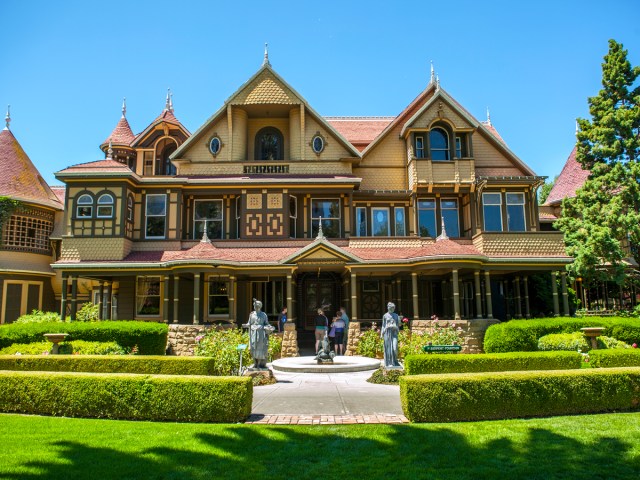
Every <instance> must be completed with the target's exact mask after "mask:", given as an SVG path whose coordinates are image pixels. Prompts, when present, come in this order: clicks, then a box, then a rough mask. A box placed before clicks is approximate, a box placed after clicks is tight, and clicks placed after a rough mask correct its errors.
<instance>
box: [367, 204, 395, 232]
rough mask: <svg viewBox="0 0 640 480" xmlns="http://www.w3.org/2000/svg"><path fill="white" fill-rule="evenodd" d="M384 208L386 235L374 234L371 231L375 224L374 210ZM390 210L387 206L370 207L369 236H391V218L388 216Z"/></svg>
mask: <svg viewBox="0 0 640 480" xmlns="http://www.w3.org/2000/svg"><path fill="white" fill-rule="evenodd" d="M382 210H385V211H386V212H387V232H388V234H387V235H376V234H375V232H374V231H373V229H374V226H375V221H374V220H375V219H374V216H375V214H376V211H382ZM390 215H391V212H390V211H389V207H371V236H372V237H389V236H391V218H390Z"/></svg>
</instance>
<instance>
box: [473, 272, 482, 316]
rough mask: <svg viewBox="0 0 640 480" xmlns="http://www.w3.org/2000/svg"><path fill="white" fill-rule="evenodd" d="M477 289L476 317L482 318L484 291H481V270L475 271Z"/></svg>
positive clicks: (474, 277) (474, 278)
mask: <svg viewBox="0 0 640 480" xmlns="http://www.w3.org/2000/svg"><path fill="white" fill-rule="evenodd" d="M473 280H474V282H475V285H474V287H475V290H476V318H482V292H481V291H480V270H476V271H475V272H473Z"/></svg>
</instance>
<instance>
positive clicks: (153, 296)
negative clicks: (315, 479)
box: [136, 277, 160, 317]
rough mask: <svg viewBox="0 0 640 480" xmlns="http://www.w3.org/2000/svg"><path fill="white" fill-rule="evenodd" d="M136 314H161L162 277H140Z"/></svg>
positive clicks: (137, 283)
mask: <svg viewBox="0 0 640 480" xmlns="http://www.w3.org/2000/svg"><path fill="white" fill-rule="evenodd" d="M136 314H137V315H140V316H148V317H157V316H159V315H160V277H138V278H137V281H136Z"/></svg>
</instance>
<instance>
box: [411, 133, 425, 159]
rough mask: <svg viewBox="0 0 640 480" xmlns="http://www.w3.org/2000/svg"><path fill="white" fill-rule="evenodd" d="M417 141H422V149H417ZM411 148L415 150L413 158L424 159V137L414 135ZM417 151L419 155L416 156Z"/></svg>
mask: <svg viewBox="0 0 640 480" xmlns="http://www.w3.org/2000/svg"><path fill="white" fill-rule="evenodd" d="M418 139H420V140H421V141H422V147H421V148H420V149H418ZM413 146H414V148H415V152H414V154H415V156H416V158H425V155H424V152H425V146H424V135H416V136H415V137H414V140H413ZM418 150H420V152H421V154H420V155H419V154H418Z"/></svg>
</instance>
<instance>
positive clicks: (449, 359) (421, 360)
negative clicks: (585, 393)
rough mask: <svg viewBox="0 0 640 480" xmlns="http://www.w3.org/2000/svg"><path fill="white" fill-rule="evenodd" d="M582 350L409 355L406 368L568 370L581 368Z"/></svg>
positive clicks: (427, 370) (424, 370)
mask: <svg viewBox="0 0 640 480" xmlns="http://www.w3.org/2000/svg"><path fill="white" fill-rule="evenodd" d="M581 363H582V355H580V354H579V353H578V352H513V353H483V354H478V355H471V354H460V355H447V354H438V353H436V354H429V355H409V356H408V357H407V358H405V361H404V368H405V370H406V372H407V375H422V374H440V373H470V372H506V371H518V370H566V369H572V368H580V366H581Z"/></svg>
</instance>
